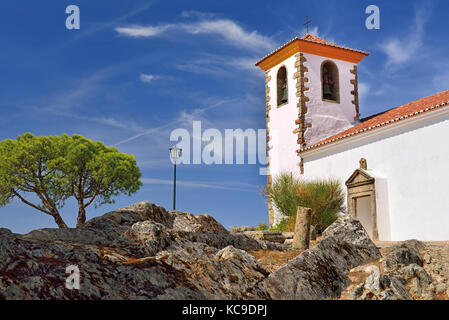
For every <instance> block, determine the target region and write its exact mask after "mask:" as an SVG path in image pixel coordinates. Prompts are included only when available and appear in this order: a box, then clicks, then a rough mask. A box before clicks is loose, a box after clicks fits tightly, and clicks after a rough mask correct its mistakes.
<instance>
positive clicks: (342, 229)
mask: <svg viewBox="0 0 449 320" xmlns="http://www.w3.org/2000/svg"><path fill="white" fill-rule="evenodd" d="M324 237H325V238H324V239H323V240H322V241H321V242H320V243H319V244H318V245H316V246H315V247H314V248H312V249H309V250H307V251H304V252H303V253H302V254H300V255H299V256H298V257H296V258H295V259H293V260H291V261H290V262H289V263H287V264H286V265H285V266H284V267H282V268H280V269H278V270H277V271H275V272H273V273H271V274H270V275H269V276H268V277H267V279H265V280H264V281H263V282H262V283H261V285H260V286H261V287H262V288H263V289H264V290H266V291H267V292H268V293H269V294H270V297H271V298H272V299H331V298H338V297H339V296H340V294H341V292H342V290H343V289H344V288H346V286H348V285H349V283H350V280H349V278H348V275H347V274H348V272H349V270H350V269H352V268H354V267H356V266H359V265H362V264H365V263H368V262H371V261H374V260H377V259H379V258H380V257H381V254H380V252H379V250H378V249H377V247H376V246H375V245H374V243H373V242H372V241H371V240H370V238H369V236H368V234H367V233H366V231H365V230H364V229H363V227H362V225H361V223H360V222H359V221H358V220H357V219H355V218H353V217H349V216H347V217H342V218H339V219H338V220H337V221H336V222H334V223H333V224H332V225H331V226H330V227H329V228H328V229H326V230H325V232H324Z"/></svg>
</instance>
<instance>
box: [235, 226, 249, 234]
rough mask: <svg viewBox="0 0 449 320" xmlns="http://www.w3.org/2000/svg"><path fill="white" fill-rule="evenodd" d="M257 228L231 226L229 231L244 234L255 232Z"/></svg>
mask: <svg viewBox="0 0 449 320" xmlns="http://www.w3.org/2000/svg"><path fill="white" fill-rule="evenodd" d="M254 229H255V227H248V226H231V227H229V230H230V232H231V233H243V232H245V231H254Z"/></svg>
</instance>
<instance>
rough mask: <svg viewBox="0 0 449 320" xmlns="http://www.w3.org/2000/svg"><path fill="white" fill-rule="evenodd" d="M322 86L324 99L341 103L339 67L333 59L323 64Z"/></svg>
mask: <svg viewBox="0 0 449 320" xmlns="http://www.w3.org/2000/svg"><path fill="white" fill-rule="evenodd" d="M321 87H322V98H323V100H326V101H332V102H337V103H340V84H339V81H338V68H337V65H336V64H335V63H333V62H332V61H324V62H323V63H322V64H321Z"/></svg>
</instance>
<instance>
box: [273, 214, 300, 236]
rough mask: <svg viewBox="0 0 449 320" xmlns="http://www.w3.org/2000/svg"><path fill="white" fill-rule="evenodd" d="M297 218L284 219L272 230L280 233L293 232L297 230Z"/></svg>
mask: <svg viewBox="0 0 449 320" xmlns="http://www.w3.org/2000/svg"><path fill="white" fill-rule="evenodd" d="M295 222H296V216H288V217H285V218H284V219H282V220H281V221H280V222H279V223H278V224H277V225H275V226H273V227H271V228H270V230H274V231H279V232H291V231H293V230H295Z"/></svg>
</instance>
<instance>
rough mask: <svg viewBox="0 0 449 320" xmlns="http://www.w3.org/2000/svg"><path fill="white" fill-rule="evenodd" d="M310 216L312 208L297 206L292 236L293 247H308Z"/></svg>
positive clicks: (301, 248) (300, 248)
mask: <svg viewBox="0 0 449 320" xmlns="http://www.w3.org/2000/svg"><path fill="white" fill-rule="evenodd" d="M311 217H312V209H310V208H304V207H298V212H297V213H296V223H295V235H294V236H293V244H292V247H293V248H294V249H299V250H307V249H309V242H310V220H311Z"/></svg>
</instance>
